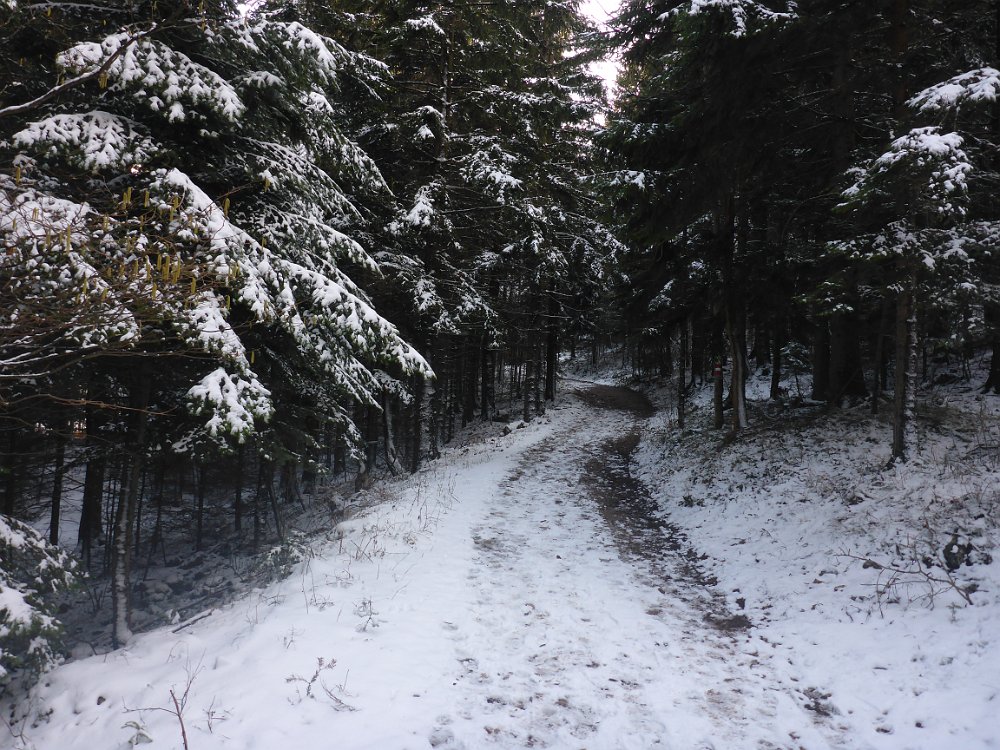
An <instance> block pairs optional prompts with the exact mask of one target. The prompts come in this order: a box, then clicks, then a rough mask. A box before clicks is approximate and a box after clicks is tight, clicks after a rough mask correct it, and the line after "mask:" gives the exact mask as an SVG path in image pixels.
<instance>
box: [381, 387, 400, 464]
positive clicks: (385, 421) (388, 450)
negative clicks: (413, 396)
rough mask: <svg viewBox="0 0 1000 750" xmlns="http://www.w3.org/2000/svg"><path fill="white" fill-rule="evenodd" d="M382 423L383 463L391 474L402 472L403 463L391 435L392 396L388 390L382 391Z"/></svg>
mask: <svg viewBox="0 0 1000 750" xmlns="http://www.w3.org/2000/svg"><path fill="white" fill-rule="evenodd" d="M382 425H383V428H384V429H383V439H384V440H385V465H386V466H388V467H389V471H391V472H392V473H393V474H402V473H403V464H402V463H401V462H400V460H399V455H398V454H397V453H396V440H395V438H394V435H393V426H392V396H390V395H389V391H383V392H382Z"/></svg>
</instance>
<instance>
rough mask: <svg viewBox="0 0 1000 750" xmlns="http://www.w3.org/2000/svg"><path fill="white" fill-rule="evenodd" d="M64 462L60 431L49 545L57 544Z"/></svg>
mask: <svg viewBox="0 0 1000 750" xmlns="http://www.w3.org/2000/svg"><path fill="white" fill-rule="evenodd" d="M63 429H64V428H63ZM65 461H66V436H65V434H64V433H63V432H62V429H60V431H59V433H58V434H57V435H56V466H55V475H54V476H53V479H52V508H51V512H50V514H49V544H59V512H60V510H61V506H62V488H63V474H64V472H65V469H64V466H65Z"/></svg>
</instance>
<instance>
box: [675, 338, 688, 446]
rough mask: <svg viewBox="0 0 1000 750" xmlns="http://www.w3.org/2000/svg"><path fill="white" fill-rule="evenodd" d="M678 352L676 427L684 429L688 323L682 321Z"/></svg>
mask: <svg viewBox="0 0 1000 750" xmlns="http://www.w3.org/2000/svg"><path fill="white" fill-rule="evenodd" d="M678 348H679V349H680V351H679V352H678V354H677V427H678V429H681V430H683V429H684V385H685V383H684V377H685V376H684V366H685V364H686V362H687V350H688V322H687V320H682V321H681V325H680V342H679V344H678Z"/></svg>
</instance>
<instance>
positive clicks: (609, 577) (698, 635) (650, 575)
mask: <svg viewBox="0 0 1000 750" xmlns="http://www.w3.org/2000/svg"><path fill="white" fill-rule="evenodd" d="M580 397H581V399H582V400H584V401H585V402H587V403H588V404H589V405H590V406H591V407H592V408H591V409H588V410H583V411H581V412H580V413H579V414H578V415H577V417H576V419H574V421H573V423H572V424H571V425H570V427H568V428H567V429H565V430H564V431H562V432H560V433H557V434H556V435H553V436H552V437H550V438H548V439H547V440H545V441H543V442H541V443H540V444H538V445H537V446H535V447H534V448H533V449H531V450H530V451H529V452H527V453H526V454H525V455H524V456H523V458H522V459H521V461H520V463H519V465H518V467H517V469H516V470H515V471H513V472H512V473H511V474H510V475H509V476H507V477H506V478H505V479H504V480H503V481H502V482H501V483H500V485H499V486H498V491H497V494H496V496H495V498H494V502H493V506H492V508H490V509H489V511H488V512H487V514H486V516H485V517H484V518H482V519H480V520H479V522H478V523H476V524H475V525H474V528H473V532H472V533H473V537H472V541H473V543H474V545H475V555H474V560H473V564H472V566H471V568H470V570H469V572H468V578H469V583H470V591H472V592H473V600H472V601H470V602H469V607H470V614H471V617H470V618H469V619H470V622H469V623H468V624H467V626H466V627H465V628H463V630H462V632H458V633H455V634H454V636H453V637H454V639H455V641H456V649H457V652H456V654H457V660H458V662H459V665H460V669H459V671H458V673H457V675H456V678H455V682H454V688H455V690H456V696H457V705H456V709H455V711H454V714H453V715H447V716H442V717H439V720H438V728H437V729H436V730H435V732H434V733H433V734H432V735H431V737H430V741H431V745H432V746H435V747H442V748H454V749H456V750H457V749H458V748H466V750H472V749H473V748H478V747H499V748H522V747H551V748H588V750H597V749H598V748H658V747H662V748H677V749H678V750H694V749H696V748H719V750H721V749H722V748H760V749H764V748H799V747H809V748H814V747H816V748H819V747H831V746H832V745H831V744H830V743H829V742H828V741H826V740H825V739H824V738H823V736H822V735H821V734H820V732H819V731H818V730H817V728H816V727H815V726H813V719H814V717H813V716H807V715H804V714H803V712H802V711H801V709H799V708H798V705H796V703H795V701H794V700H792V699H791V698H790V697H789V696H787V695H784V694H783V693H784V691H783V690H782V689H780V688H778V687H777V686H776V685H774V684H772V681H770V680H769V679H768V669H767V664H768V663H767V658H766V656H765V655H762V654H761V651H760V649H761V645H762V644H761V643H760V642H759V641H758V640H757V639H755V638H753V637H752V636H749V635H747V634H746V633H744V632H742V629H743V628H744V626H746V625H748V624H749V623H748V622H745V618H744V619H743V620H741V619H740V618H739V617H734V616H733V615H732V614H731V613H728V612H726V611H725V604H724V600H723V599H722V597H721V596H719V595H718V594H717V593H716V592H715V591H714V589H712V587H711V583H712V581H710V580H707V579H706V578H705V577H704V575H703V574H702V573H701V572H700V570H699V569H698V567H697V563H696V561H694V560H693V559H692V553H691V552H690V551H689V548H688V546H687V544H686V542H684V541H683V540H680V539H679V538H678V536H677V534H676V531H675V530H672V529H671V528H669V527H668V526H667V525H666V524H664V523H662V522H658V521H656V520H655V518H654V516H653V513H652V511H653V508H652V507H646V508H643V507H638V508H637V507H636V503H639V504H640V506H641V503H642V502H647V503H648V502H651V501H649V496H648V493H646V492H645V489H644V488H643V487H642V486H641V484H640V483H639V482H638V481H637V480H634V479H632V478H631V477H630V475H629V473H628V453H629V452H630V450H631V449H632V448H634V447H635V445H634V443H632V445H631V448H629V447H628V446H629V444H630V442H631V441H632V440H633V438H632V437H631V435H632V434H633V431H634V430H633V428H634V427H635V426H636V425H637V424H638V422H637V420H638V419H641V418H642V417H644V416H648V415H649V413H650V410H649V406H648V402H644V399H642V397H641V396H639V395H638V394H635V393H633V392H631V391H625V390H624V389H612V388H608V387H595V388H591V389H589V390H587V391H584V392H583V393H581V394H580ZM593 407H597V408H593ZM622 409H624V410H626V411H630V412H632V416H631V417H625V416H624V415H623V414H622ZM622 441H624V442H622ZM790 727H792V728H790Z"/></svg>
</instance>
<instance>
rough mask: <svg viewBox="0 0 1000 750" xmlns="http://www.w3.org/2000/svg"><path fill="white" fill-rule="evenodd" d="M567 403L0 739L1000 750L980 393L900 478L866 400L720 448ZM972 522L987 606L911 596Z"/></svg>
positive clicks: (33, 743) (101, 670)
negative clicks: (925, 567) (889, 464)
mask: <svg viewBox="0 0 1000 750" xmlns="http://www.w3.org/2000/svg"><path fill="white" fill-rule="evenodd" d="M568 388H570V389H572V390H575V391H576V392H577V393H576V394H575V395H567V396H565V397H564V398H563V399H562V401H561V402H560V404H559V405H558V406H557V407H556V408H553V409H550V411H549V414H548V415H547V416H546V417H543V418H540V419H537V420H535V422H534V423H532V424H530V425H528V426H527V427H525V428H523V429H517V428H514V429H512V430H510V434H508V435H502V434H500V427H499V426H495V429H493V428H491V429H493V432H492V434H489V435H487V436H486V437H485V438H484V439H482V440H480V441H479V442H475V443H470V444H467V445H466V446H464V447H458V448H454V449H452V450H450V451H449V452H448V453H447V454H446V456H445V457H444V459H442V460H441V461H438V462H435V463H434V464H432V465H430V466H428V467H427V468H426V469H425V470H424V471H422V472H421V473H419V474H418V475H416V476H415V477H411V478H408V479H406V480H401V481H399V482H395V483H388V484H385V485H382V486H381V487H380V488H378V489H376V490H373V491H371V492H369V493H368V494H367V495H366V496H365V503H364V505H363V508H362V510H361V511H360V512H358V513H357V514H356V515H354V516H353V517H352V518H351V519H350V520H348V521H345V522H341V523H339V524H337V525H336V526H335V528H333V529H331V531H330V532H329V533H328V534H327V535H326V540H325V542H324V543H322V544H319V545H317V547H316V548H315V554H314V555H312V556H311V557H310V558H309V559H308V560H307V561H306V562H305V563H304V564H302V565H300V566H299V567H298V569H297V570H296V573H295V574H294V575H293V576H292V577H291V578H288V579H286V580H284V581H282V582H280V583H277V584H274V585H271V586H269V587H267V588H264V589H260V590H257V591H255V592H253V594H252V595H250V596H248V597H246V598H243V599H240V600H238V601H237V602H235V603H233V604H231V605H227V606H225V607H223V608H220V609H217V610H213V611H211V612H208V613H205V614H206V616H204V617H195V618H192V619H191V620H189V621H187V622H186V623H181V624H179V625H175V626H172V627H167V628H161V629H159V630H155V631H152V632H149V633H145V634H143V635H140V636H138V637H137V638H136V640H135V641H134V642H133V643H132V644H131V645H130V647H129V648H128V649H126V650H123V651H116V652H112V653H109V654H106V655H100V656H93V657H90V658H86V659H81V660H78V661H73V662H71V663H68V664H66V665H64V666H62V667H60V668H58V669H57V670H55V671H54V672H52V673H51V674H49V675H48V676H47V677H46V679H45V680H44V683H43V684H42V685H41V686H39V688H38V689H37V690H36V691H35V693H34V694H33V696H32V699H31V701H30V702H29V703H28V704H22V705H21V706H20V707H19V713H18V714H17V716H16V717H15V721H14V722H13V725H12V729H11V732H10V734H8V735H6V736H0V747H3V748H8V747H10V748H31V749H33V750H42V749H48V748H60V749H61V750H73V749H74V748H79V749H80V750H96V749H98V748H111V749H115V750H117V749H118V748H127V747H130V746H134V745H135V744H139V743H143V742H146V741H147V740H152V747H153V748H158V747H160V748H164V749H165V750H166V749H168V748H183V747H184V739H183V738H182V727H181V721H179V718H178V715H177V714H178V713H180V714H181V718H182V719H183V729H184V731H185V732H186V737H187V747H188V748H189V750H209V749H214V748H239V749H240V750H243V749H246V750H253V749H255V748H259V749H260V750H274V749H275V748H281V747H289V748H291V747H304V748H314V747H317V748H318V747H328V746H336V747H338V748H346V749H347V750H361V749H363V748H372V749H373V750H374V749H378V750H403V749H404V748H429V747H438V748H444V749H445V750H458V749H460V748H464V749H465V750H474V749H475V748H525V747H550V748H573V749H576V748H586V749H587V750H600V749H601V748H608V749H611V748H615V749H617V748H637V749H638V748H655V747H663V748H673V749H675V750H696V749H699V748H715V749H716V750H723V749H725V750H730V749H736V750H739V749H741V748H747V749H751V748H753V749H763V748H789V749H796V748H808V749H809V750H816V749H823V748H851V749H854V748H857V749H859V750H864V749H868V748H871V749H873V750H883V749H884V750H896V749H902V748H969V749H973V750H974V749H976V748H989V747H995V746H996V745H997V742H998V736H1000V732H998V727H997V719H996V716H997V715H998V712H997V710H996V708H997V689H998V684H1000V669H998V668H997V667H1000V660H998V650H997V640H996V639H997V635H996V633H995V627H991V625H993V624H994V623H995V622H996V621H997V614H998V587H997V586H996V581H997V579H998V578H1000V571H998V564H997V563H995V562H994V563H991V564H988V563H987V562H986V559H987V558H986V557H985V555H986V554H987V551H988V550H989V549H992V546H991V545H992V544H994V543H995V537H996V507H995V505H996V495H997V485H996V481H995V480H996V475H995V472H996V468H997V465H996V462H995V457H994V459H992V460H993V463H990V461H989V460H987V459H988V457H986V456H984V455H981V453H982V452H981V451H979V452H977V451H975V450H973V451H972V452H971V453H970V450H971V449H970V446H972V445H978V444H985V443H984V441H983V440H982V438H983V437H984V435H985V433H986V432H988V431H989V430H990V429H991V427H990V425H991V424H993V423H992V422H990V421H989V420H988V419H987V420H986V421H976V420H975V419H972V414H971V412H970V411H969V410H970V409H973V408H975V404H976V402H974V401H972V400H971V399H969V398H967V399H965V400H964V401H963V400H961V399H959V400H960V401H961V403H959V404H957V407H958V408H960V409H964V410H965V411H955V410H954V409H953V410H952V411H945V410H944V409H942V408H940V407H941V404H938V405H937V407H936V408H937V412H934V411H933V410H932V413H931V416H933V417H934V419H935V420H937V421H934V420H929V421H928V422H927V424H929V425H930V427H929V429H928V430H927V431H926V432H927V436H926V439H925V445H926V447H925V450H924V451H923V452H922V453H921V454H920V456H919V457H918V458H917V460H916V461H915V462H914V463H913V465H912V467H910V468H907V469H906V470H903V469H892V470H886V469H884V468H883V467H884V465H885V462H886V458H887V455H886V454H885V448H884V446H885V445H886V444H887V443H886V427H885V425H884V424H883V423H881V422H878V421H871V420H869V419H867V418H866V417H864V416H863V415H861V414H859V413H858V412H857V411H852V412H848V413H846V414H845V415H843V416H841V417H836V418H833V420H832V422H831V421H824V420H823V419H818V418H817V417H816V415H814V414H810V413H809V412H808V410H802V412H801V416H793V417H789V416H788V415H787V414H783V415H780V419H779V418H778V415H777V414H770V415H769V414H768V413H765V412H763V411H760V410H758V411H759V413H755V414H754V417H755V420H756V422H755V423H756V424H757V425H758V427H755V428H754V429H753V430H752V431H751V432H750V433H749V434H748V435H746V436H745V437H744V438H741V439H740V440H739V441H737V442H736V443H734V444H732V445H729V446H727V447H723V448H721V449H719V448H718V446H719V442H720V438H719V436H718V434H716V433H711V432H709V431H707V430H702V429H700V428H696V429H690V430H688V431H687V432H685V433H683V434H681V433H678V432H677V430H676V429H675V428H674V426H673V425H672V424H671V421H670V420H671V414H672V413H671V411H670V409H669V404H667V403H664V404H663V406H664V408H663V409H661V411H660V412H658V413H657V414H652V413H651V411H650V410H649V408H648V405H647V404H645V403H644V402H643V400H642V399H641V398H638V397H637V396H636V395H635V394H629V393H627V392H624V391H622V390H620V389H614V388H610V387H607V386H592V385H587V384H584V383H581V382H578V381H577V382H570V383H568ZM951 406H952V407H956V404H951ZM775 408H777V407H775ZM703 411H704V410H703V409H702V411H701V412H699V411H698V410H697V409H696V410H695V411H694V413H692V414H691V415H690V423H691V424H696V423H700V422H704V421H705V416H704V413H703ZM956 414H957V415H958V416H957V417H956ZM963 414H965V415H967V416H968V419H966V418H964V417H963V416H962V415H963ZM935 415H936V416H935ZM990 418H992V417H990ZM994 421H995V420H994ZM949 441H950V442H949ZM977 441H978V442H977ZM986 442H988V441H986ZM993 443H994V444H995V443H996V441H995V440H994V441H993ZM994 452H995V451H994ZM924 521H926V522H927V528H924V527H923V526H922V525H921V524H922V522H924ZM946 522H947V523H946ZM331 525H332V524H331ZM952 526H954V527H955V528H954V529H953V528H952ZM929 529H934V531H935V532H936V536H933V538H931V537H932V532H931V531H929ZM953 530H956V531H961V533H962V536H961V541H962V542H963V543H965V542H966V541H969V542H971V543H972V544H973V545H974V547H975V548H976V549H975V550H974V551H973V553H972V557H973V558H974V560H973V561H974V562H975V564H974V565H972V566H971V567H962V568H960V569H959V570H958V571H956V572H955V573H954V574H953V578H954V580H955V583H956V585H957V586H958V587H960V588H961V589H962V590H963V591H967V590H968V588H969V586H970V585H971V584H977V585H978V587H979V590H978V591H974V592H973V593H972V594H971V598H972V606H966V602H965V601H964V600H963V598H962V595H961V593H960V592H959V591H958V589H956V588H955V587H954V586H951V584H950V583H948V582H947V581H946V582H945V583H938V584H935V583H933V582H929V581H927V580H926V579H921V578H920V577H918V576H909V577H907V578H906V579H905V580H910V579H911V578H912V579H913V582H911V583H905V582H904V581H903V580H896V581H895V582H893V579H892V575H893V574H892V573H891V572H890V571H889V570H888V567H889V566H895V567H899V568H903V567H906V566H907V565H908V564H909V563H908V559H909V558H908V556H909V554H910V550H911V548H913V549H918V550H924V551H925V552H927V554H931V553H933V554H937V553H938V551H939V550H938V548H939V547H940V544H942V543H944V542H942V541H941V534H950V533H951V532H952V531H953ZM929 539H930V541H928V540H929ZM945 541H947V540H945ZM897 544H898V545H899V549H898V551H897V549H896V545H897ZM921 544H923V545H925V547H926V549H925V547H921V546H920V545H921ZM918 556H919V555H918ZM977 556H978V557H977ZM866 561H871V564H869V565H868V567H865V565H866ZM876 563H877V564H879V565H882V566H883V567H882V569H879V568H877V567H875V564H876ZM931 570H932V571H934V572H935V577H938V578H942V579H944V576H943V570H944V569H943V568H939V567H938V568H932V569H931ZM879 583H881V584H882V586H881V587H878V586H876V584H879ZM930 605H933V606H930ZM175 699H176V704H175V703H174V700H175ZM5 718H7V714H6V712H5Z"/></svg>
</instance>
